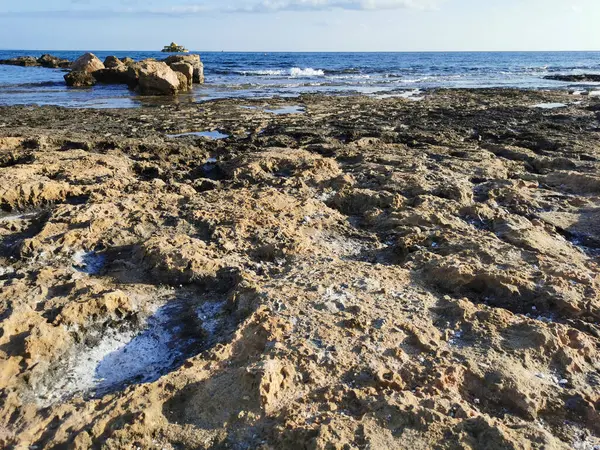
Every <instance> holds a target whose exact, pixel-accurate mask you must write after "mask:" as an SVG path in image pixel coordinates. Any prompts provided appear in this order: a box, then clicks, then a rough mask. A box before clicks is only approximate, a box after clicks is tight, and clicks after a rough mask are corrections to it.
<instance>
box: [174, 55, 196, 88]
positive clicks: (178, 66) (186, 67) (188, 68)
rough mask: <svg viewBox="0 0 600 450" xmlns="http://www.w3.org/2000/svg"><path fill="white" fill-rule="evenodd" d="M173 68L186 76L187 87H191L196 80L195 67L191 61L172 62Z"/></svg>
mask: <svg viewBox="0 0 600 450" xmlns="http://www.w3.org/2000/svg"><path fill="white" fill-rule="evenodd" d="M171 69H173V70H174V71H175V72H178V73H181V74H183V75H184V76H185V86H186V89H190V88H191V87H192V83H193V81H194V67H193V66H192V65H191V64H190V63H188V62H185V61H184V62H177V63H173V64H171Z"/></svg>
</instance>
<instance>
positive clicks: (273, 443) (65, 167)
mask: <svg viewBox="0 0 600 450" xmlns="http://www.w3.org/2000/svg"><path fill="white" fill-rule="evenodd" d="M88 59H89V61H88V62H87V63H86V64H84V65H83V67H86V68H87V67H92V66H94V70H93V71H91V72H90V73H92V74H93V76H94V78H95V77H96V76H98V77H100V78H102V77H103V76H104V74H105V73H106V74H108V73H112V72H103V71H105V70H107V69H108V70H112V69H119V70H120V71H122V72H124V70H121V68H122V67H123V66H124V67H126V68H127V71H129V69H130V68H131V65H132V64H133V63H132V62H131V61H117V60H115V59H112V58H111V59H110V60H108V59H107V60H106V61H104V62H101V64H102V65H103V66H104V68H100V66H99V65H98V64H97V61H95V60H93V58H88ZM147 64H150V63H147ZM163 64H165V65H167V63H163ZM174 64H176V62H173V63H172V65H171V66H167V67H170V70H176V69H177V68H178V67H175V68H173V65H174ZM183 69H184V68H182V70H183ZM90 70H91V69H90ZM144 70H146V68H144V67H142V66H140V70H139V81H138V86H140V85H142V84H143V81H142V80H143V77H144V76H145V75H143V73H144ZM177 73H182V72H177ZM188 75H189V70H188ZM106 76H109V75H106ZM111 76H112V75H111ZM191 76H192V78H193V77H195V74H194V72H193V71H192V75H191ZM186 80H188V81H189V76H187V75H186ZM97 81H98V82H100V80H97ZM192 81H193V80H192ZM557 105H559V106H557ZM290 107H293V108H290ZM217 131H218V133H217ZM0 208H1V209H2V213H1V214H0V328H1V332H0V364H1V366H2V371H1V373H0V396H1V398H2V402H0V418H1V422H0V447H1V448H6V449H19V450H20V449H25V448H36V449H39V450H41V449H57V448H72V449H81V450H83V449H89V448H99V449H100V448H101V449H135V448H141V449H153V450H154V449H156V450H159V449H168V450H175V449H225V448H231V449H243V448H244V449H245V448H257V449H263V450H268V449H299V448H302V449H329V448H331V449H334V448H339V449H342V448H344V449H363V448H370V449H381V450H384V449H386V450H387V449H391V448H398V449H431V448H436V449H459V448H461V449H481V450H483V449H565V450H566V449H585V450H594V449H596V448H598V446H600V357H599V353H598V352H599V346H600V325H599V321H600V272H599V270H598V263H599V258H600V227H599V224H600V98H599V97H594V96H575V95H571V94H569V93H568V92H566V91H552V92H542V91H528V90H508V89H481V90H432V91H428V92H426V93H424V95H423V98H422V100H420V101H413V100H409V99H406V98H394V97H390V98H384V99H377V98H373V97H367V96H343V97H342V96H323V95H305V96H301V97H299V98H295V99H282V98H279V99H266V100H260V99H255V100H250V99H228V100H219V101H212V102H206V103H202V104H168V103H166V104H164V105H162V106H161V107H141V108H136V109H109V110H91V109H88V110H79V109H63V108H58V107H50V106H45V107H31V106H12V107H0Z"/></svg>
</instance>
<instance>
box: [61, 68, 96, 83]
mask: <svg viewBox="0 0 600 450" xmlns="http://www.w3.org/2000/svg"><path fill="white" fill-rule="evenodd" d="M64 78H65V82H66V83H67V86H71V87H89V86H93V85H95V84H96V79H95V78H94V76H93V75H92V74H91V73H89V72H82V71H77V72H69V73H68V74H66V75H65V77H64Z"/></svg>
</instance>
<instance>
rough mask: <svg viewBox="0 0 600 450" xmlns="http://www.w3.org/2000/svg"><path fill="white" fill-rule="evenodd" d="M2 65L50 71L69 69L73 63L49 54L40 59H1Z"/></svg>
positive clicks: (28, 57)
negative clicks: (42, 68) (45, 68)
mask: <svg viewBox="0 0 600 450" xmlns="http://www.w3.org/2000/svg"><path fill="white" fill-rule="evenodd" d="M0 64H2V65H5V66H20V67H47V68H49V69H58V68H60V69H68V68H69V67H70V66H71V62H70V61H69V60H68V59H62V58H59V57H57V56H53V55H48V54H45V55H42V56H40V57H39V58H36V57H34V56H19V57H17V58H10V59H0Z"/></svg>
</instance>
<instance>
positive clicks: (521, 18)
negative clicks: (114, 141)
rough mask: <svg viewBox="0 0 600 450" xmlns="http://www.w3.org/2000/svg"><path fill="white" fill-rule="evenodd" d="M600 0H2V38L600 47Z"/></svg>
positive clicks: (152, 43) (69, 45)
mask: <svg viewBox="0 0 600 450" xmlns="http://www.w3.org/2000/svg"><path fill="white" fill-rule="evenodd" d="M598 24H600V0H230V1H219V0H205V1H202V0H18V1H17V0H0V48H2V49H24V50H159V49H161V48H162V47H163V46H164V45H166V44H168V43H170V42H171V41H176V42H178V43H180V44H183V45H185V46H186V47H188V48H189V49H191V50H195V51H203V50H204V51H221V50H224V51H495V50H500V51H502V50H506V51H512V50H532V51H533V50H600V25H598Z"/></svg>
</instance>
